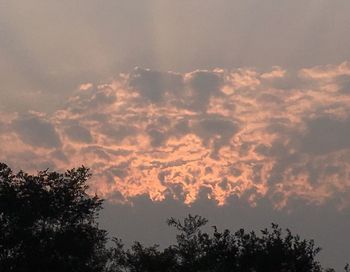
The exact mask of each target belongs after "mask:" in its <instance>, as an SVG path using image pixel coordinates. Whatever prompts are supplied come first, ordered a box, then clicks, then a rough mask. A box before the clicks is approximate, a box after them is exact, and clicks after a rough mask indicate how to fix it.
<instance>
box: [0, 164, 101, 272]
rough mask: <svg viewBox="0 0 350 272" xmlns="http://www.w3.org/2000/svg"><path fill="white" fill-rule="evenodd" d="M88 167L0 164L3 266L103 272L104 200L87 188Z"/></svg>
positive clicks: (4, 268)
mask: <svg viewBox="0 0 350 272" xmlns="http://www.w3.org/2000/svg"><path fill="white" fill-rule="evenodd" d="M89 177H90V173H89V170H88V169H86V168H84V167H81V168H78V169H72V170H69V171H67V172H66V173H64V174H60V173H57V172H49V171H41V172H39V173H38V174H37V175H29V174H27V173H24V172H22V171H20V172H19V173H17V174H14V173H13V172H12V171H11V169H10V168H9V167H8V166H7V165H5V164H0V271H16V272H17V271H18V272H21V271H23V272H24V271H26V272H31V271H36V272H40V271H53V272H54V271H91V272H92V271H102V270H103V268H104V266H105V264H106V257H107V254H106V249H105V243H106V241H107V237H106V235H107V233H106V231H104V230H101V229H99V228H98V225H97V223H96V217H97V215H98V211H99V210H100V209H101V204H102V201H101V200H100V199H99V198H98V197H96V196H94V197H91V196H89V195H88V194H87V193H86V191H87V189H88V186H87V185H86V181H87V179H88V178H89Z"/></svg>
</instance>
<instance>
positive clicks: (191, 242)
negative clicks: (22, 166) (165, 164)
mask: <svg viewBox="0 0 350 272" xmlns="http://www.w3.org/2000/svg"><path fill="white" fill-rule="evenodd" d="M90 175H91V174H90V172H89V170H88V169H87V168H85V167H80V168H77V169H72V170H68V171H66V172H65V173H58V172H50V171H48V170H45V171H40V172H38V173H37V174H36V175H30V174H28V173H25V172H23V171H20V172H18V173H13V171H12V170H11V169H10V168H9V167H8V166H7V165H6V164H1V163H0V271H6V272H17V271H18V272H24V271H25V272H34V271H35V272H46V271H47V272H49V271H50V272H56V271H57V272H58V271H72V272H73V271H74V272H80V271H87V272H167V271H171V272H229V271H232V272H326V271H328V272H330V271H334V270H332V269H324V268H322V266H321V265H320V263H319V262H318V261H317V260H316V256H317V254H318V253H319V251H320V248H319V247H317V246H316V245H315V243H314V241H313V240H306V239H301V238H300V237H299V236H298V235H294V234H292V232H291V231H290V230H288V229H287V230H285V231H283V230H282V229H281V228H280V227H279V226H278V225H276V224H272V225H271V227H270V228H267V229H264V230H262V231H261V232H260V233H256V232H254V231H252V232H246V231H245V230H244V229H240V230H238V231H235V232H231V231H230V230H224V231H219V230H218V228H217V227H213V229H212V231H211V232H209V233H208V232H205V231H203V226H205V225H206V224H207V222H208V220H207V219H205V218H203V217H201V216H198V215H195V216H193V215H188V216H187V217H186V218H184V220H178V219H175V218H170V219H168V220H167V224H168V225H169V226H171V227H174V228H175V229H176V230H177V232H178V234H177V236H176V243H175V244H173V245H170V246H168V247H166V248H164V249H161V248H160V247H159V246H158V245H154V246H148V247H146V246H144V245H142V244H141V243H140V242H135V243H134V245H133V246H132V247H131V248H128V249H126V248H125V247H124V246H123V243H122V241H121V240H120V239H118V238H113V239H112V240H113V242H114V243H113V246H107V242H108V241H109V238H108V233H107V231H105V230H103V229H101V228H99V225H98V214H99V211H100V210H101V208H102V199H100V198H99V197H98V196H96V195H94V196H93V195H90V194H88V192H87V191H88V185H87V181H88V179H89V178H90ZM345 270H346V271H350V270H349V267H348V266H347V267H346V268H345Z"/></svg>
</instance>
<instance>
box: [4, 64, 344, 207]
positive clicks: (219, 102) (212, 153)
mask: <svg viewBox="0 0 350 272" xmlns="http://www.w3.org/2000/svg"><path fill="white" fill-rule="evenodd" d="M298 75H299V76H295V77H290V73H289V72H288V71H285V70H283V69H282V68H281V67H273V69H272V70H271V71H266V72H258V71H256V70H254V69H238V70H234V71H228V70H225V71H224V70H218V69H217V70H214V71H194V72H192V73H187V74H177V73H170V72H165V73H164V72H156V71H152V70H145V69H141V68H137V69H135V70H134V71H133V72H132V73H131V74H124V75H120V76H119V77H118V78H116V79H115V80H114V81H112V82H110V83H107V84H103V85H99V86H93V85H92V84H90V83H86V84H82V85H81V86H80V88H79V90H77V91H76V92H75V93H74V94H73V95H72V97H71V98H70V99H69V101H68V103H67V105H66V106H65V107H64V108H62V109H60V110H58V111H56V112H55V113H54V114H52V115H50V116H48V115H44V114H38V113H28V114H27V115H25V116H24V115H18V114H12V115H11V114H10V115H9V114H8V115H5V114H3V115H1V117H0V139H1V143H0V148H1V150H2V153H1V154H0V159H1V160H3V161H6V162H8V163H10V164H13V165H18V166H20V167H21V168H24V169H28V170H31V169H38V168H43V167H51V168H55V169H60V170H63V169H66V168H69V167H76V166H79V165H82V164H84V165H86V166H88V167H90V168H91V169H92V171H93V173H94V178H93V181H92V190H93V191H95V192H97V193H99V194H100V195H101V196H103V197H106V198H108V199H110V200H111V201H117V202H132V199H133V198H134V197H137V196H140V195H147V196H149V197H150V198H151V199H152V200H154V201H162V200H164V199H166V198H169V197H171V198H174V199H178V200H181V201H183V202H184V203H186V204H191V203H193V202H195V201H196V200H197V199H198V197H199V195H200V194H205V195H206V196H207V197H208V198H211V199H214V200H216V201H217V203H218V205H224V204H225V203H226V202H227V199H228V198H230V197H232V196H238V197H241V198H244V199H246V201H248V202H249V203H250V204H251V205H256V202H257V201H258V200H259V199H260V198H269V199H270V200H271V201H272V202H273V203H274V205H275V206H276V208H282V207H284V206H286V205H288V201H289V200H290V199H295V198H300V199H304V200H306V201H309V202H310V203H315V204H321V203H324V202H326V201H329V200H331V199H334V198H337V199H338V201H339V206H343V207H344V206H347V205H348V204H349V201H348V199H349V198H348V196H349V194H350V182H349V178H348V177H349V175H350V142H349V141H348V139H350V107H349V105H350V80H349V81H347V80H348V78H347V76H349V75H350V68H349V65H348V63H342V64H340V65H333V66H327V67H315V68H310V69H302V70H300V71H299V73H298ZM348 83H349V84H348ZM281 86H283V87H281ZM348 88H349V89H348Z"/></svg>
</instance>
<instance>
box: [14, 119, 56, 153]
mask: <svg viewBox="0 0 350 272" xmlns="http://www.w3.org/2000/svg"><path fill="white" fill-rule="evenodd" d="M12 127H13V130H14V131H15V132H16V134H17V135H18V136H19V137H20V139H21V140H22V141H23V142H24V143H26V144H29V145H32V146H34V147H45V148H55V147H60V146H61V140H60V137H59V135H58V134H57V131H56V129H55V127H54V125H53V124H52V123H50V122H49V121H47V120H45V118H43V117H40V116H35V115H28V116H19V117H18V118H17V119H15V120H13V122H12Z"/></svg>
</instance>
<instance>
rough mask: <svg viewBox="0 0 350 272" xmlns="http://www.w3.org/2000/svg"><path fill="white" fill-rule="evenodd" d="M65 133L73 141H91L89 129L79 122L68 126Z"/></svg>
mask: <svg viewBox="0 0 350 272" xmlns="http://www.w3.org/2000/svg"><path fill="white" fill-rule="evenodd" d="M65 133H66V135H67V136H68V137H69V138H70V139H71V140H73V141H75V142H82V143H91V142H92V141H93V138H92V136H91V133H90V131H89V130H88V129H86V128H85V127H82V126H81V125H79V124H76V125H72V126H69V127H68V128H66V129H65Z"/></svg>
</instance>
